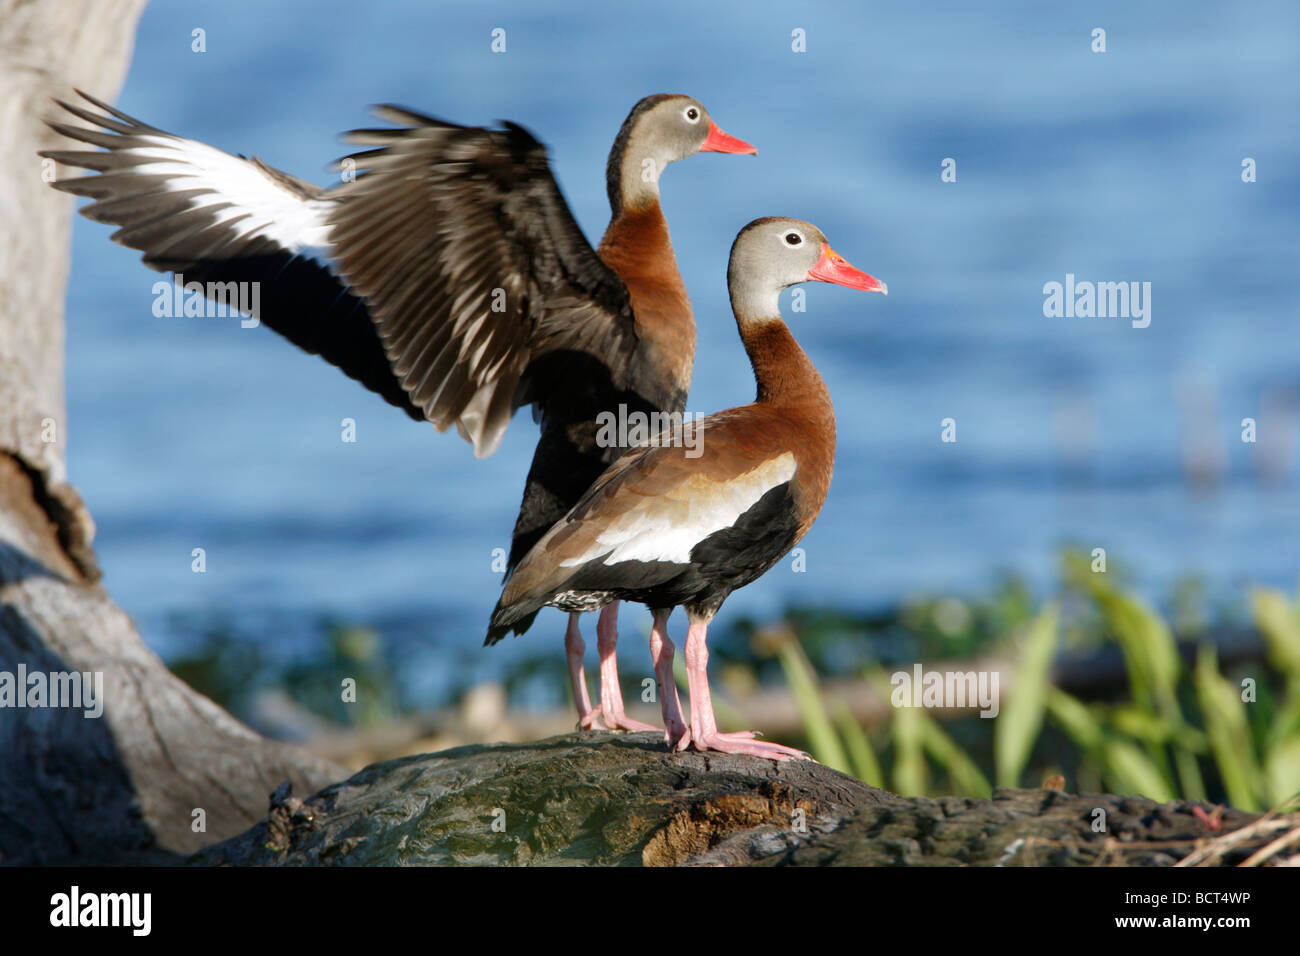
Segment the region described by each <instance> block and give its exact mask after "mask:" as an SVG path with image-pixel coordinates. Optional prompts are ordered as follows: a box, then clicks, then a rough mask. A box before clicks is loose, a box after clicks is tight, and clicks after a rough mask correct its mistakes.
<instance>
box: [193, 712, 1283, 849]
mask: <svg viewBox="0 0 1300 956" xmlns="http://www.w3.org/2000/svg"><path fill="white" fill-rule="evenodd" d="M1198 806H1199V807H1200V808H1201V810H1202V814H1203V816H1202V815H1198V814H1197V813H1196V808H1197V807H1198ZM1099 811H1100V813H1099ZM1207 811H1210V812H1207ZM1250 827H1253V828H1254V830H1253V831H1252V830H1249V829H1247V828H1250ZM1296 827H1300V819H1297V818H1295V817H1292V818H1289V819H1288V818H1275V819H1271V820H1262V821H1257V820H1256V818H1255V817H1254V816H1253V815H1251V814H1246V813H1241V812H1239V811H1236V810H1228V811H1224V812H1222V816H1217V815H1216V814H1215V813H1214V812H1213V811H1211V808H1209V807H1207V806H1206V805H1204V804H1200V805H1198V804H1194V803H1191V802H1188V801H1175V802H1172V803H1165V804H1157V803H1155V802H1154V801H1151V800H1147V799H1144V798H1141V797H1119V796H1114V795H1109V794H1080V795H1074V796H1072V795H1068V794H1065V793H1059V792H1057V791H1055V790H998V791H997V793H996V794H995V795H994V797H993V799H992V800H976V799H971V798H965V797H944V798H938V799H928V798H924V797H921V798H905V797H899V796H896V795H895V794H892V793H888V792H886V791H884V790H877V789H876V788H874V787H869V786H867V785H866V784H865V783H862V782H861V781H859V780H854V779H853V778H852V777H847V776H845V775H844V774H842V773H838V772H837V771H834V770H831V769H829V768H827V767H823V766H822V765H821V764H816V763H812V762H810V761H790V762H786V763H782V764H779V765H778V764H772V763H769V762H768V761H765V760H760V759H758V758H754V757H735V756H724V755H721V754H696V753H680V754H670V753H668V752H667V751H666V749H665V747H664V744H663V738H662V736H661V735H657V734H648V733H647V734H611V733H587V734H569V735H565V736H561V737H552V738H550V739H548V740H539V741H537V742H535V743H531V744H493V745H490V746H471V747H458V748H456V749H454V750H447V751H444V752H443V753H438V754H425V755H421V756H417V757H405V758H402V759H399V760H391V761H388V762H387V763H380V764H374V765H372V766H370V767H367V768H366V769H365V770H362V771H361V772H360V773H358V774H356V775H355V776H354V777H352V778H351V779H349V780H346V781H344V782H342V783H337V784H334V785H333V786H330V787H327V788H326V789H325V790H323V791H321V792H320V793H318V794H316V795H315V796H312V797H310V798H309V799H307V800H301V799H299V798H297V797H294V796H292V795H291V794H290V793H288V790H287V788H285V789H284V790H281V792H279V793H278V794H276V795H275V797H274V798H273V800H272V804H271V812H270V815H269V816H268V817H267V819H266V820H265V821H263V822H262V823H260V824H258V825H257V826H256V827H254V828H253V829H252V830H250V831H249V832H248V833H245V834H243V835H241V836H239V837H236V838H234V839H232V840H228V841H226V842H225V843H222V844H220V845H217V846H214V847H210V848H209V849H207V850H204V851H202V852H201V853H199V854H197V855H196V856H195V857H194V859H193V861H192V862H194V863H196V864H199V865H205V866H295V865H297V866H301V865H320V864H333V865H348V866H359V865H388V866H392V865H401V864H434V865H439V864H476V865H503V864H506V865H513V864H552V865H553V864H592V865H605V866H620V865H623V866H627V865H631V866H638V865H647V866H676V865H696V866H698V865H715V866H716V865H727V866H783V865H795V866H838V865H849V866H898V865H906V866H956V865H972V866H981V865H986V866H991V865H1004V866H1034V865H1053V866H1091V865H1096V864H1098V863H1102V864H1109V865H1129V866H1169V865H1172V864H1174V863H1175V862H1178V861H1180V860H1183V859H1185V858H1187V856H1188V855H1189V854H1191V853H1192V852H1193V851H1194V850H1197V849H1198V848H1201V849H1205V850H1206V853H1205V856H1206V859H1207V861H1208V862H1211V863H1218V864H1232V863H1237V862H1241V861H1242V860H1243V859H1245V858H1246V857H1247V856H1248V855H1249V854H1251V853H1253V852H1255V851H1257V850H1259V849H1260V847H1262V846H1265V845H1267V844H1268V843H1269V842H1270V841H1272V840H1274V839H1276V838H1277V836H1278V834H1279V833H1280V832H1284V831H1288V830H1292V829H1294V828H1296ZM1229 834H1231V836H1229ZM1234 838H1235V839H1234ZM1229 844H1230V845H1229ZM1294 852H1295V849H1294V847H1293V848H1291V849H1290V850H1289V851H1288V852H1287V853H1285V854H1279V855H1278V856H1277V857H1276V858H1270V859H1272V862H1277V861H1278V860H1280V859H1281V858H1282V857H1283V856H1287V855H1290V854H1293V853H1294Z"/></svg>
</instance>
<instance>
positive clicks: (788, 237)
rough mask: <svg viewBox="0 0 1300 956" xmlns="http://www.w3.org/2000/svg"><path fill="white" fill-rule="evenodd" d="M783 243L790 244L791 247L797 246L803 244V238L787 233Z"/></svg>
mask: <svg viewBox="0 0 1300 956" xmlns="http://www.w3.org/2000/svg"><path fill="white" fill-rule="evenodd" d="M785 241H786V242H788V243H790V245H792V246H797V245H799V243H801V242H803V236H801V235H799V233H797V232H787V233H786V234H785Z"/></svg>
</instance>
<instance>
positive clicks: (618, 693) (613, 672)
mask: <svg viewBox="0 0 1300 956" xmlns="http://www.w3.org/2000/svg"><path fill="white" fill-rule="evenodd" d="M617 647H618V602H617V601H615V602H614V603H613V604H606V605H605V606H604V607H603V608H601V610H600V617H599V618H597V619H596V648H597V650H599V651H600V719H601V720H603V721H604V722H605V726H606V727H608V728H609V729H610V730H658V729H659V728H658V727H655V726H653V725H651V724H646V723H642V722H641V721H639V720H633V719H632V718H631V717H629V716H627V714H626V713H625V712H624V710H623V690H622V688H621V687H619V685H618V658H617V657H616V656H615V654H616V649H617Z"/></svg>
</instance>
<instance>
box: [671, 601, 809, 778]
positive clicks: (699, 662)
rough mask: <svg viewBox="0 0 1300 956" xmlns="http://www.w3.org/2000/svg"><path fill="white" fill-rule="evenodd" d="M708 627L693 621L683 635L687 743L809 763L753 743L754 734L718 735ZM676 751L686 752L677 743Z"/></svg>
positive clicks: (792, 753) (773, 747)
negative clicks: (688, 721)
mask: <svg viewBox="0 0 1300 956" xmlns="http://www.w3.org/2000/svg"><path fill="white" fill-rule="evenodd" d="M708 627H709V622H708V621H701V620H696V619H694V618H692V620H691V627H690V630H689V631H687V632H686V679H687V685H688V686H689V688H690V691H691V741H690V742H691V743H693V744H694V745H695V749H696V750H717V751H719V752H721V753H728V754H748V755H750V756H752V757H766V758H767V759H768V760H788V759H790V758H791V757H797V758H799V759H803V760H811V759H812V758H811V757H809V756H808V754H806V753H804V752H803V751H802V750H795V749H794V748H793V747H784V746H782V745H781V744H773V743H767V742H765V741H761V740H755V739H754V734H753V733H750V732H749V731H742V732H740V733H735V734H723V733H719V732H718V723H717V721H716V720H715V719H714V716H713V698H712V697H711V696H710V695H709V675H708V665H709V649H708V647H707V646H706V645H705V632H706V631H707V630H708ZM677 749H678V750H683V749H685V744H682V743H679V744H678V745H677Z"/></svg>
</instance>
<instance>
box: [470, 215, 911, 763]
mask: <svg viewBox="0 0 1300 956" xmlns="http://www.w3.org/2000/svg"><path fill="white" fill-rule="evenodd" d="M810 280H816V281H820V282H833V283H836V284H838V285H845V286H849V287H850V288H854V289H863V290H866V291H869V292H886V291H887V290H886V288H885V284H884V283H883V282H879V281H878V280H876V279H873V278H872V277H871V276H869V275H867V274H866V273H865V272H861V271H859V270H858V269H855V268H854V267H853V266H851V265H849V264H848V263H847V262H845V261H844V259H843V258H842V257H841V256H840V255H839V254H837V253H836V252H835V251H834V250H833V249H831V247H830V245H829V244H828V243H827V242H826V237H825V236H823V235H822V233H821V231H820V230H818V229H817V227H815V226H812V225H810V224H808V223H806V222H801V221H799V220H797V219H756V220H755V221H754V222H751V223H750V224H749V225H748V226H746V227H745V228H744V229H742V230H741V232H740V235H738V236H737V237H736V241H735V244H734V245H732V247H731V261H730V264H729V266H728V269H727V284H728V287H729V290H730V293H731V306H732V310H733V311H734V312H735V316H736V325H737V326H738V327H739V329H740V338H741V341H742V342H743V343H744V345H745V351H746V352H747V353H749V359H750V362H751V363H752V364H753V366H754V377H755V379H757V381H758V395H757V397H756V398H755V400H754V402H753V403H752V404H749V405H744V406H742V407H739V408H732V409H728V410H727V411H724V412H718V413H717V414H715V415H710V416H708V417H707V418H704V419H701V420H699V421H696V422H688V423H686V424H685V425H683V426H680V427H678V428H676V429H674V430H672V431H665V432H663V433H661V434H660V435H658V436H657V437H656V438H655V439H653V440H652V441H651V442H650V444H649V445H648V446H645V447H640V448H634V449H632V450H630V451H628V452H626V453H625V454H624V455H623V457H621V458H619V460H618V461H616V462H615V463H614V464H613V465H611V466H610V468H609V469H608V470H606V471H605V472H604V474H602V475H601V476H600V477H599V478H598V479H597V480H596V482H595V484H594V485H593V486H592V488H591V490H590V491H588V492H587V494H586V495H585V496H583V498H582V500H581V501H579V502H578V504H577V505H576V506H575V507H574V508H573V510H572V511H570V512H569V513H568V514H567V515H565V516H564V518H563V519H562V520H560V521H558V522H556V523H555V525H554V526H553V527H552V528H551V529H550V530H549V531H548V532H547V533H546V534H545V535H544V536H543V537H542V538H541V540H539V541H538V542H537V544H536V545H535V546H534V547H533V549H532V550H531V551H530V552H529V553H528V554H527V555H526V556H525V557H524V559H523V560H522V561H520V563H519V565H518V567H516V568H515V573H514V575H513V576H512V577H511V578H510V580H509V582H507V584H506V587H505V590H504V592H503V593H502V595H501V600H500V601H499V602H498V603H497V606H496V609H495V610H494V611H493V612H492V620H491V625H490V627H489V631H488V637H487V642H486V643H488V644H492V643H495V642H496V641H498V640H500V639H501V638H502V637H504V636H505V634H506V633H507V632H509V631H514V632H516V633H522V632H523V631H524V630H526V629H527V628H528V626H529V624H531V623H532V619H533V617H534V616H536V614H537V612H538V610H539V609H540V608H541V607H543V606H545V605H551V606H554V607H560V608H565V609H569V610H590V609H592V608H596V607H600V606H602V605H604V604H606V603H607V602H609V601H612V600H623V601H637V602H640V603H642V604H645V605H646V606H648V607H649V608H650V609H651V612H652V614H653V615H654V626H653V629H652V631H651V638H650V642H651V655H652V657H653V659H654V668H655V677H656V679H657V681H658V683H659V689H660V701H661V705H662V709H663V717H664V727H665V729H666V731H667V736H668V742H669V745H670V746H672V747H674V748H676V749H678V750H680V749H683V748H685V747H686V746H688V745H691V744H694V746H695V747H696V748H697V749H700V750H719V751H724V752H727V753H743V754H753V755H755V756H759V757H769V758H772V759H775V760H783V759H786V758H787V757H805V756H807V755H806V754H804V753H803V752H802V751H799V750H795V749H793V748H790V747H783V746H781V745H780V744H774V743H768V742H764V741H759V740H756V739H754V734H752V733H749V732H741V733H731V734H725V733H720V732H719V731H718V727H717V723H716V721H715V720H714V716H713V704H712V701H711V699H710V696H709V682H708V675H707V672H706V665H707V662H708V650H707V647H706V645H705V633H706V631H707V628H708V625H709V622H710V621H711V620H712V619H713V616H714V615H715V614H716V613H717V611H718V609H719V608H720V607H721V606H722V602H723V601H725V600H726V598H727V595H729V594H730V593H731V592H732V591H734V590H735V589H736V588H739V587H744V586H745V585H746V584H748V583H749V582H751V581H753V580H754V579H755V578H757V577H758V576H759V575H761V574H763V573H764V572H765V571H767V569H768V568H770V567H772V565H773V564H775V563H776V562H777V561H778V560H780V558H781V556H782V555H784V554H786V553H787V552H788V551H789V550H790V549H791V548H793V547H794V546H795V544H797V543H798V541H799V540H800V539H801V538H802V537H803V536H804V534H805V533H806V532H807V531H808V528H809V527H811V525H812V523H813V521H814V519H816V517H817V514H818V512H819V511H821V507H822V503H823V502H824V501H825V500H826V491H827V489H828V488H829V487H830V481H831V471H832V467H833V464H834V459H835V413H834V409H833V408H832V407H831V398H830V394H829V393H828V392H827V390H826V383H825V382H823V381H822V378H821V376H820V375H819V374H817V369H816V368H814V367H813V363H812V361H811V360H810V359H809V358H808V356H807V355H805V354H804V352H803V350H802V349H801V348H799V345H798V343H797V342H795V340H794V337H793V336H792V335H791V334H790V330H789V329H788V328H786V325H785V323H784V322H783V321H782V320H781V313H780V310H779V308H778V298H779V296H780V293H781V290H782V289H785V288H787V287H789V286H792V285H795V284H797V283H800V282H806V281H810ZM691 430H694V431H693V433H692V431H691ZM679 605H682V606H684V607H685V608H686V613H687V616H688V618H689V620H690V629H689V631H688V632H687V635H686V670H687V675H688V681H689V688H690V704H691V722H690V726H689V728H688V727H687V726H686V724H685V722H684V721H683V720H682V716H681V708H680V704H679V702H678V696H677V688H676V684H675V682H674V680H673V671H672V659H673V644H672V641H671V640H669V638H668V634H667V630H666V624H667V621H668V616H669V614H670V613H671V612H672V609H673V608H675V607H677V606H679Z"/></svg>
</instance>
